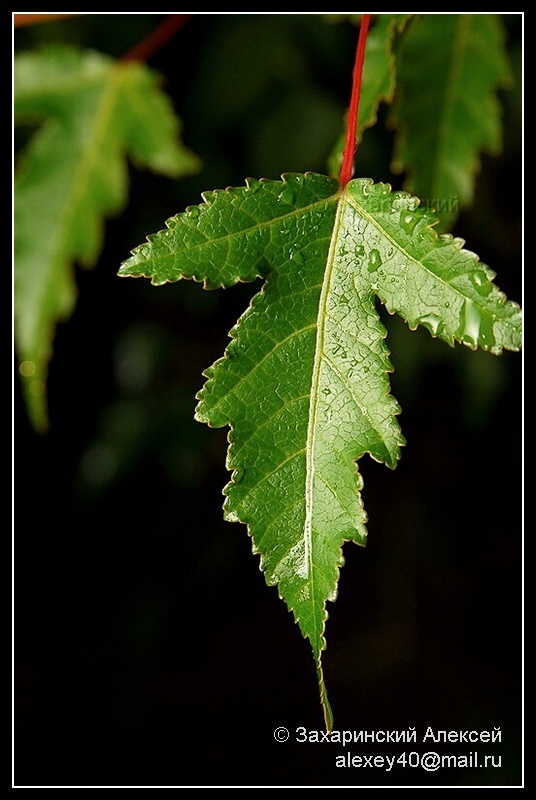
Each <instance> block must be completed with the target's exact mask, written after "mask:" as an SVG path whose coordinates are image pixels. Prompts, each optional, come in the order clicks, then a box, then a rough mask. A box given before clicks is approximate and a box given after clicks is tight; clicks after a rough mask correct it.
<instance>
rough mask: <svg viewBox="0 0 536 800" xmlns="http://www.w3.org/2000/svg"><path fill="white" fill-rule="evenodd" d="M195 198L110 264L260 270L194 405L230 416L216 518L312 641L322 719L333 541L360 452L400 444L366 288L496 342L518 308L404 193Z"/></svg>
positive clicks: (223, 422) (313, 190)
mask: <svg viewBox="0 0 536 800" xmlns="http://www.w3.org/2000/svg"><path fill="white" fill-rule="evenodd" d="M203 199H204V201H205V203H204V204H202V205H199V206H193V207H191V208H189V209H187V211H186V212H184V213H182V214H179V215H177V216H176V217H174V218H172V219H170V220H168V222H167V223H166V224H167V228H166V229H165V230H163V231H160V232H159V233H156V234H154V235H151V236H149V237H148V242H147V243H145V244H143V245H141V246H140V247H138V248H137V249H135V250H133V251H132V253H133V254H132V256H131V258H129V259H128V260H127V261H126V262H125V263H124V264H123V265H122V267H121V269H120V272H119V274H120V275H121V276H134V277H139V276H144V277H148V278H150V279H151V281H152V282H153V283H154V284H163V283H165V282H168V281H177V280H180V279H182V278H190V279H193V280H196V281H203V283H204V286H205V288H211V289H213V288H217V287H226V286H231V285H233V284H236V283H237V282H238V281H253V280H254V279H255V278H258V277H260V278H263V279H264V285H263V287H262V289H261V291H260V292H259V293H258V294H257V295H256V296H255V297H254V298H253V300H252V302H251V305H250V307H249V308H248V309H247V311H246V312H245V313H244V315H243V316H242V317H241V318H240V320H239V321H238V323H237V324H236V326H235V327H234V328H233V329H232V331H231V337H232V340H231V342H230V343H229V345H228V347H227V349H226V352H225V355H224V357H223V358H221V359H219V360H218V361H217V362H216V363H215V364H214V365H213V366H212V367H210V368H209V369H208V370H207V371H206V373H205V374H206V377H207V378H208V380H207V382H206V384H205V386H204V387H203V389H202V390H201V391H200V393H199V395H198V400H199V404H198V406H197V410H196V417H197V419H198V420H200V421H202V422H205V423H207V424H209V425H211V426H218V427H219V426H229V427H230V433H229V441H230V446H229V452H228V462H227V466H228V468H229V469H230V470H232V478H231V481H230V482H229V484H228V485H227V486H226V487H225V489H224V494H225V495H226V500H225V504H224V510H225V517H226V518H227V519H228V520H231V521H240V522H242V523H245V524H246V525H247V526H248V531H249V534H250V535H251V538H252V542H253V550H254V552H255V553H258V554H259V555H260V558H261V567H262V569H263V571H264V573H265V577H266V581H267V583H268V584H270V585H277V586H278V589H279V594H280V596H281V597H282V598H283V599H284V600H285V602H286V603H287V605H288V607H289V609H290V610H291V611H292V612H293V614H294V617H295V619H296V621H297V623H298V624H299V626H300V629H301V631H302V633H303V635H304V636H305V637H306V638H308V639H309V641H310V643H311V646H312V649H313V654H314V658H315V662H316V666H317V671H318V679H319V686H320V693H321V700H322V704H323V707H324V714H325V719H326V725H327V726H328V728H330V727H331V724H332V718H331V711H330V708H329V704H328V700H327V695H326V689H325V684H324V678H323V675H322V664H321V655H322V651H323V649H324V648H325V639H324V628H325V623H326V617H327V613H326V601H328V600H334V599H335V597H336V593H337V583H338V577H339V569H340V567H341V566H342V564H343V556H342V545H343V543H344V542H345V541H353V542H356V543H357V544H360V545H364V544H365V542H366V536H367V531H366V521H367V518H366V513H365V510H364V507H363V503H362V499H361V489H362V480H361V477H360V475H359V472H358V469H357V464H356V462H357V461H358V460H359V459H360V458H361V456H363V454H364V453H369V454H370V455H371V456H372V457H373V458H374V459H376V460H377V461H381V462H383V463H385V464H386V465H387V466H388V467H391V468H394V467H395V466H396V464H397V460H398V459H399V457H400V448H401V446H402V445H403V444H404V439H403V436H402V433H401V430H400V427H399V424H398V421H397V414H398V413H399V411H400V409H399V406H398V404H397V402H396V400H395V398H394V397H393V396H392V394H391V393H390V386H389V372H390V371H391V370H392V367H391V363H390V359H389V351H388V349H387V346H386V342H385V337H386V330H385V328H384V326H383V324H382V323H381V321H380V318H379V315H378V312H377V310H376V307H375V297H378V298H379V299H380V300H381V302H382V303H383V304H384V305H385V306H386V308H387V309H388V311H389V312H391V313H395V312H396V313H398V314H400V315H401V316H402V317H403V318H404V319H405V320H406V322H407V323H408V324H409V326H410V328H412V329H414V328H416V327H417V326H418V325H422V326H424V327H425V328H427V329H428V330H429V331H430V332H431V333H432V335H433V336H437V337H440V338H441V339H443V340H445V341H446V342H448V343H449V344H450V345H454V343H455V342H461V343H463V344H465V345H467V346H468V347H471V348H476V347H481V348H483V349H485V350H489V351H491V352H492V353H494V354H499V353H500V352H501V351H502V349H503V348H506V349H508V350H518V349H519V348H520V346H521V311H520V308H519V306H518V305H516V304H515V303H513V302H511V301H508V300H507V299H506V298H505V296H504V295H503V294H502V293H501V292H500V291H499V289H498V288H497V287H496V286H495V284H494V283H493V278H494V274H493V273H492V272H491V271H490V270H489V269H488V267H486V266H485V265H483V264H481V263H480V262H479V261H478V258H477V256H475V255H474V254H473V253H470V252H468V251H466V250H464V249H463V244H464V243H463V242H462V241H461V240H459V239H454V238H452V237H451V236H449V235H443V236H438V235H437V234H436V232H435V231H434V229H433V227H432V225H433V224H434V222H435V218H434V217H433V216H432V215H431V214H430V213H429V212H428V211H426V210H425V209H423V208H420V207H419V201H418V200H417V199H416V198H415V197H412V196H410V195H409V194H407V193H405V192H392V191H391V189H390V187H389V186H388V185H385V184H374V183H373V182H372V181H370V180H368V179H359V180H353V181H351V182H350V183H349V184H348V185H347V186H346V187H345V188H341V186H340V184H339V183H338V181H336V180H334V179H332V178H329V177H325V176H322V175H317V174H312V173H308V174H306V175H299V174H287V175H285V176H283V180H281V181H272V180H261V181H258V180H249V181H248V182H247V186H246V187H244V188H235V189H228V190H225V191H214V192H206V193H204V194H203Z"/></svg>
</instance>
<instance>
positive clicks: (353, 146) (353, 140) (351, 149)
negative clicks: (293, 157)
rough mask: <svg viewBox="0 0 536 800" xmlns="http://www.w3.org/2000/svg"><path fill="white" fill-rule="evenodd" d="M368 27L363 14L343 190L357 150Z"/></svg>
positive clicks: (343, 168) (349, 176)
mask: <svg viewBox="0 0 536 800" xmlns="http://www.w3.org/2000/svg"><path fill="white" fill-rule="evenodd" d="M369 25H370V14H363V17H362V19H361V27H360V29H359V40H358V42H357V50H356V56H355V63H354V72H353V78H352V94H351V97H350V108H349V109H348V117H347V120H346V143H345V145H344V153H343V157H342V166H341V171H340V174H339V181H340V183H341V186H342V187H343V188H344V187H345V186H346V184H347V183H348V181H349V180H350V179H351V178H352V174H353V171H354V155H355V151H356V150H357V135H356V134H357V114H358V111H359V97H360V95H361V75H362V73H363V62H364V60H365V46H366V43H367V36H368V29H369Z"/></svg>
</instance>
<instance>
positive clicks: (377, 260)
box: [368, 248, 382, 272]
mask: <svg viewBox="0 0 536 800" xmlns="http://www.w3.org/2000/svg"><path fill="white" fill-rule="evenodd" d="M381 265H382V259H381V256H380V251H379V250H377V249H376V248H374V249H373V250H371V251H370V253H369V257H368V271H369V272H376V270H377V269H379V268H380V267H381Z"/></svg>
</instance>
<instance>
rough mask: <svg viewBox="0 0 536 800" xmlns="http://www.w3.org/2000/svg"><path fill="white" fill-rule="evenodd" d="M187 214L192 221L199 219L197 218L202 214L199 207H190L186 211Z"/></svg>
mask: <svg viewBox="0 0 536 800" xmlns="http://www.w3.org/2000/svg"><path fill="white" fill-rule="evenodd" d="M186 213H187V215H188V216H189V217H190V219H197V217H198V216H199V214H200V213H201V212H200V209H199V206H190V207H189V208H187V209H186Z"/></svg>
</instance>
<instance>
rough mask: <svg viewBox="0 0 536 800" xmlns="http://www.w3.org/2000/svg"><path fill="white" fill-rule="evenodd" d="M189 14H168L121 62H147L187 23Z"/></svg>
mask: <svg viewBox="0 0 536 800" xmlns="http://www.w3.org/2000/svg"><path fill="white" fill-rule="evenodd" d="M191 16H192V15H191V14H170V15H169V16H167V17H166V19H165V20H164V21H163V22H161V23H160V25H158V26H157V27H156V28H155V29H154V30H153V31H152V32H151V33H150V34H149V36H147V37H146V38H145V39H143V40H142V41H141V42H139V43H138V44H137V45H135V46H134V47H132V48H131V49H130V50H129V51H128V53H125V55H124V56H123V57H122V59H121V60H122V61H143V62H145V61H148V60H149V58H150V57H151V56H152V55H153V54H154V53H156V52H157V51H158V50H159V49H160V48H161V47H163V46H164V45H165V44H166V43H167V42H168V40H169V39H171V38H172V37H173V36H174V35H175V33H176V32H177V31H178V30H179V28H182V26H183V25H184V24H185V23H186V22H188V20H189V19H190V17H191Z"/></svg>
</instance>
